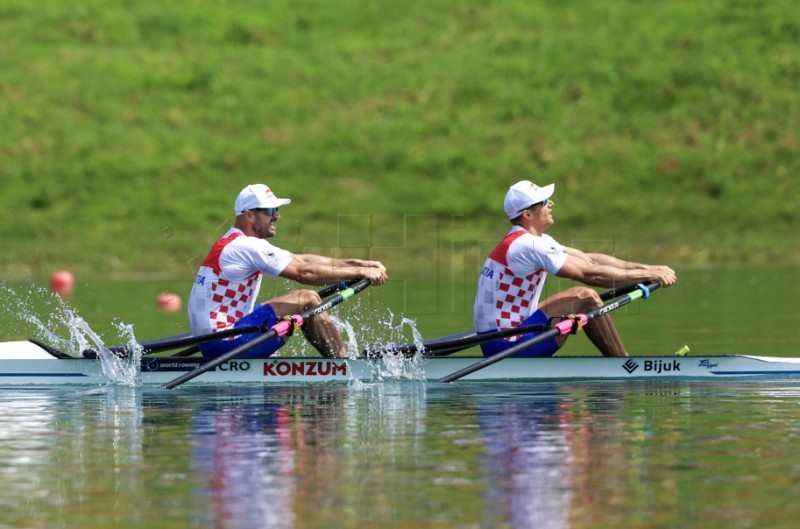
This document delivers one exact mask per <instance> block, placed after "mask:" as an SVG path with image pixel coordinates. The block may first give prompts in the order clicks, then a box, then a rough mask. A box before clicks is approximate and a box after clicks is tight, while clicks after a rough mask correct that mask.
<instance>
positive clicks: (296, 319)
mask: <svg viewBox="0 0 800 529" xmlns="http://www.w3.org/2000/svg"><path fill="white" fill-rule="evenodd" d="M369 285H370V281H369V279H361V280H359V281H358V282H357V283H356V284H355V285H353V286H352V287H350V288H346V289H344V290H342V291H340V292H339V293H338V294H337V295H335V296H333V297H332V298H329V299H328V300H326V301H323V302H322V303H320V304H319V305H317V306H316V307H311V308H309V309H306V310H304V311H303V312H301V313H300V314H295V315H294V316H292V317H291V318H289V319H284V320H282V321H280V322H278V323H276V324H275V325H273V326H272V327H271V328H270V330H269V331H267V332H265V333H264V334H262V335H261V336H259V337H257V338H253V339H252V340H250V341H249V342H247V343H245V344H242V345H240V346H239V347H237V348H236V349H233V350H231V351H228V352H227V353H225V354H223V355H221V356H218V357H215V358H212V359H210V360H209V361H208V362H205V363H204V364H202V365H199V366H197V367H196V368H195V369H193V370H192V371H189V372H188V373H184V374H183V375H181V376H179V377H178V378H176V379H174V380H172V381H170V382H167V383H166V384H164V385H163V386H161V387H163V388H165V389H172V388H174V387H176V386H179V385H181V384H183V383H184V382H187V381H189V380H191V379H193V378H195V377H197V376H199V375H202V374H203V373H205V372H206V371H209V370H211V369H214V368H215V367H217V366H218V365H220V364H222V363H225V362H227V361H228V360H231V359H233V358H236V357H237V356H239V355H241V354H244V353H246V352H247V351H249V350H250V349H253V348H254V347H256V346H257V345H260V344H262V343H264V342H266V341H267V340H271V339H273V338H278V337H280V336H286V335H287V334H289V332H290V330H293V329H295V328H296V327H299V326H301V325H303V323H304V322H305V321H306V320H307V319H309V318H311V317H313V316H316V315H317V314H321V313H323V312H325V311H326V310H328V309H329V308H331V307H334V306H336V305H338V304H339V303H342V302H343V301H345V300H346V299H348V298H349V297H351V296H353V295H355V294H357V293H359V292H361V291H362V290H364V289H365V288H367V287H368V286H369Z"/></svg>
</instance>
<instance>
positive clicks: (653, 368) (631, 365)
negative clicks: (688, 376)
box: [622, 358, 702, 375]
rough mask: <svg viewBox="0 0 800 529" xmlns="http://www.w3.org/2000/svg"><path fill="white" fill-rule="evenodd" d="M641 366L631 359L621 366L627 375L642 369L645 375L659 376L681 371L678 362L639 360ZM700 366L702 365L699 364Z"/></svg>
mask: <svg viewBox="0 0 800 529" xmlns="http://www.w3.org/2000/svg"><path fill="white" fill-rule="evenodd" d="M640 361H641V364H639V362H637V361H636V360H634V359H633V358H629V359H628V360H627V361H626V362H625V363H624V364H622V368H623V369H625V371H627V372H628V374H632V373H633V372H634V371H636V370H637V369H639V368H640V367H641V368H642V371H644V372H645V373H655V374H656V375H660V374H661V373H676V372H678V371H680V370H681V362H680V360H661V359H656V360H641V359H640ZM701 365H702V363H701Z"/></svg>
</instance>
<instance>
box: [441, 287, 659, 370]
mask: <svg viewBox="0 0 800 529" xmlns="http://www.w3.org/2000/svg"><path fill="white" fill-rule="evenodd" d="M660 286H661V284H660V283H650V284H648V285H644V286H643V287H642V286H639V287H637V288H636V290H634V291H632V292H630V293H629V294H626V295H624V296H621V297H619V298H617V299H614V300H613V301H610V302H609V303H606V304H605V305H603V306H602V307H598V308H596V309H594V310H591V311H589V312H587V313H585V314H578V315H577V318H579V319H580V321H581V324H582V325H585V324H587V323H589V322H590V321H591V320H593V319H595V318H597V317H600V316H603V315H604V314H608V313H609V312H611V311H614V310H617V309H618V308H620V307H623V306H625V305H627V304H628V303H631V302H632V301H635V300H637V299H639V298H641V297H643V296H644V295H645V290H646V291H647V292H648V293H649V292H651V291H653V290H655V289H657V288H658V287H660ZM574 325H575V322H574V321H573V320H571V319H567V320H564V321H561V322H559V323H557V324H556V325H555V326H554V327H553V328H552V329H550V330H549V331H545V332H543V333H541V334H537V335H536V336H534V337H533V338H530V339H528V340H526V341H524V342H521V343H518V344H517V345H515V346H513V347H509V348H508V349H506V350H505V351H502V352H500V353H497V354H496V355H493V356H489V357H486V358H484V359H483V360H481V361H479V362H476V363H474V364H471V365H468V366H467V367H465V368H463V369H460V370H458V371H456V372H455V373H451V374H449V375H447V376H445V377H442V378H440V379H439V382H452V381H454V380H458V379H459V378H462V377H465V376H467V375H469V374H470V373H474V372H475V371H478V370H479V369H483V368H484V367H487V366H490V365H492V364H494V363H496V362H499V361H500V360H503V359H504V358H508V357H509V356H513V355H515V354H517V353H519V352H521V351H524V350H525V349H527V348H529V347H532V346H534V345H536V344H538V343H542V342H544V341H545V340H548V339H550V338H555V337H556V336H561V335H564V334H568V333H570V332H572V328H573V326H574Z"/></svg>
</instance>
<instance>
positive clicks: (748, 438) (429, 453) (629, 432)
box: [0, 381, 800, 529]
mask: <svg viewBox="0 0 800 529" xmlns="http://www.w3.org/2000/svg"><path fill="white" fill-rule="evenodd" d="M798 405H800V390H798V384H797V383H791V382H786V381H782V382H773V383H765V382H752V383H745V382H741V383H735V382H729V383H726V384H711V383H686V382H668V381H660V382H657V383H646V382H637V383H631V382H620V383H603V384H596V383H577V382H575V383H536V384H518V383H514V384H505V383H503V384H477V383H465V384H447V385H446V384H425V383H418V382H413V381H403V382H396V381H395V382H393V381H383V382H380V383H374V384H362V383H353V384H349V385H307V386H301V385H286V386H273V387H259V386H230V387H214V386H208V387H206V386H195V387H186V388H181V389H180V390H179V391H164V390H160V389H158V388H146V389H142V388H138V389H137V388H127V387H111V388H99V389H97V390H93V391H88V392H80V391H77V392H76V391H75V390H74V389H64V388H61V389H59V388H54V389H15V390H1V391H0V424H1V425H2V428H0V486H2V487H3V495H1V496H0V512H1V513H2V518H0V526H4V527H5V526H9V527H11V526H19V527H29V528H31V529H39V528H50V527H56V526H63V525H64V524H63V523H62V522H63V521H64V520H69V521H70V524H69V525H70V526H74V527H82V528H83V529H95V528H101V527H102V528H105V527H110V526H117V525H118V526H126V527H159V528H160V529H161V528H166V529H171V528H172V527H175V528H178V527H186V526H194V527H219V528H233V527H236V528H250V527H253V528H262V527H287V528H291V527H295V528H318V527H363V526H375V525H381V526H384V527H387V528H389V527H392V528H394V527H397V528H405V527H409V528H411V527H419V526H424V527H441V528H450V527H487V528H489V527H491V528H513V529H528V528H537V529H539V528H571V529H583V528H591V527H600V526H604V527H607V526H652V527H670V526H684V524H683V523H682V522H685V521H687V520H691V519H696V518H697V517H698V516H700V517H701V518H702V519H704V520H710V522H709V523H708V524H707V525H706V526H707V527H709V528H712V529H717V528H719V529H722V528H727V527H730V526H732V525H738V526H743V527H767V526H769V527H782V525H781V524H780V523H777V524H776V523H775V522H780V521H781V520H796V519H797V516H800V507H797V506H796V503H795V502H793V501H789V500H790V499H791V498H793V497H794V496H796V495H797V494H800V485H798V480H797V479H796V478H797V475H798V470H800V469H799V468H798V466H797V464H796V462H795V461H794V456H793V454H794V452H795V450H794V447H796V446H798V442H800V428H798V426H797V425H798V419H800V408H798ZM764 505H768V506H769V508H768V509H764V507H763V506H764ZM4 524H5V525H4ZM783 526H786V525H783Z"/></svg>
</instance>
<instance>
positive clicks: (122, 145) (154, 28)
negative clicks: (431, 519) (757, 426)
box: [0, 0, 800, 278]
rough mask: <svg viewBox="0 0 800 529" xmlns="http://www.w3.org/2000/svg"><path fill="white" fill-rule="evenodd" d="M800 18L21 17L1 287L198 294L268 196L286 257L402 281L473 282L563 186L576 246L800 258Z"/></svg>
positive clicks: (625, 6) (252, 10)
mask: <svg viewBox="0 0 800 529" xmlns="http://www.w3.org/2000/svg"><path fill="white" fill-rule="evenodd" d="M796 14H797V4H796V1H795V0H770V1H758V0H706V1H702V2H698V1H696V0H664V1H642V0H636V1H633V0H631V1H628V0H573V1H542V0H498V1H488V0H486V1H470V2H464V1H463V0H428V1H426V2H395V1H387V0H368V1H367V0H344V1H339V2H326V1H323V0H291V1H285V0H272V1H269V2H264V1H257V0H249V1H248V0H237V1H225V0H216V1H214V0H194V1H189V0H176V1H174V2H156V1H152V0H136V1H133V0H82V1H76V0H40V1H38V2H30V1H29V0H4V1H3V2H2V3H0V35H2V37H1V38H0V122H1V123H2V127H0V161H1V163H0V183H2V194H0V240H2V242H3V251H2V253H1V254H0V278H3V277H7V278H10V277H28V276H41V275H43V274H47V273H49V272H50V271H52V270H53V269H55V268H58V267H68V268H71V269H73V270H75V271H79V272H86V273H93V274H115V273H120V274H131V273H153V272H166V273H187V274H189V273H191V272H192V271H193V270H194V269H195V267H196V265H197V263H198V260H199V259H201V258H202V257H203V256H204V254H205V252H206V251H207V249H208V247H209V245H210V244H211V242H212V241H213V240H214V238H215V236H216V235H217V234H218V233H220V232H221V231H223V230H224V229H225V228H227V226H228V225H230V223H231V222H232V220H233V211H232V208H233V206H232V204H233V199H234V197H235V195H236V193H237V192H238V191H239V190H240V189H241V188H242V187H243V186H244V185H246V184H249V183H255V182H264V183H268V184H269V185H270V186H272V187H273V188H274V189H275V191H276V192H277V194H278V195H279V196H288V197H291V198H292V199H293V201H294V202H293V204H292V205H291V206H288V207H286V208H284V211H283V214H284V215H283V220H282V221H281V225H280V235H279V237H278V240H277V241H276V243H277V244H279V245H282V246H284V247H286V248H287V249H291V250H295V251H305V250H312V251H318V252H320V253H325V252H327V253H339V254H340V255H343V254H357V255H373V256H375V257H378V258H381V259H384V260H385V261H386V262H387V264H389V265H390V267H392V266H393V267H399V268H411V267H414V266H415V265H417V264H418V263H419V262H420V261H422V260H426V261H428V260H430V259H431V258H433V259H438V260H437V261H436V262H437V263H439V264H440V265H441V266H444V265H445V264H446V266H449V267H464V268H466V269H475V270H477V267H478V266H479V265H480V263H481V262H482V260H483V257H484V255H485V253H486V252H488V250H489V246H490V245H491V244H493V243H494V242H495V241H496V240H498V239H499V237H500V236H501V235H502V234H503V233H504V232H505V230H506V226H507V224H506V221H505V220H504V218H503V215H502V199H503V195H504V193H505V189H506V188H507V187H508V186H509V185H510V184H512V183H514V182H515V181H517V180H519V179H523V178H530V179H532V180H534V181H536V182H539V183H549V182H555V183H556V184H557V194H556V196H555V197H554V200H555V202H556V209H555V215H556V220H557V224H556V226H554V227H553V228H552V231H551V232H550V233H551V234H552V235H553V236H555V237H556V238H557V239H559V240H561V241H562V242H564V243H565V244H572V245H577V246H579V247H583V248H587V249H597V250H604V251H612V252H615V253H619V254H624V256H626V257H628V258H630V259H634V260H642V261H647V260H650V261H654V260H659V261H662V262H665V263H668V264H671V265H672V266H673V267H680V266H688V265H695V264H703V263H708V262H751V263H761V262H765V263H766V262H773V261H783V262H800V236H799V235H798V229H797V228H798V224H799V223H798V220H799V216H800V215H799V214H798V209H800V192H798V189H800V186H798V184H797V178H798V167H799V166H800V157H798V148H799V147H800V137H798V134H800V127H798V124H800V115H799V113H798V95H797V87H798V86H800V52H799V51H798V50H800V21H798V19H797V16H796ZM442 255H445V256H446V257H447V258H441V259H440V257H441V256H442ZM442 263H444V264H442Z"/></svg>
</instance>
